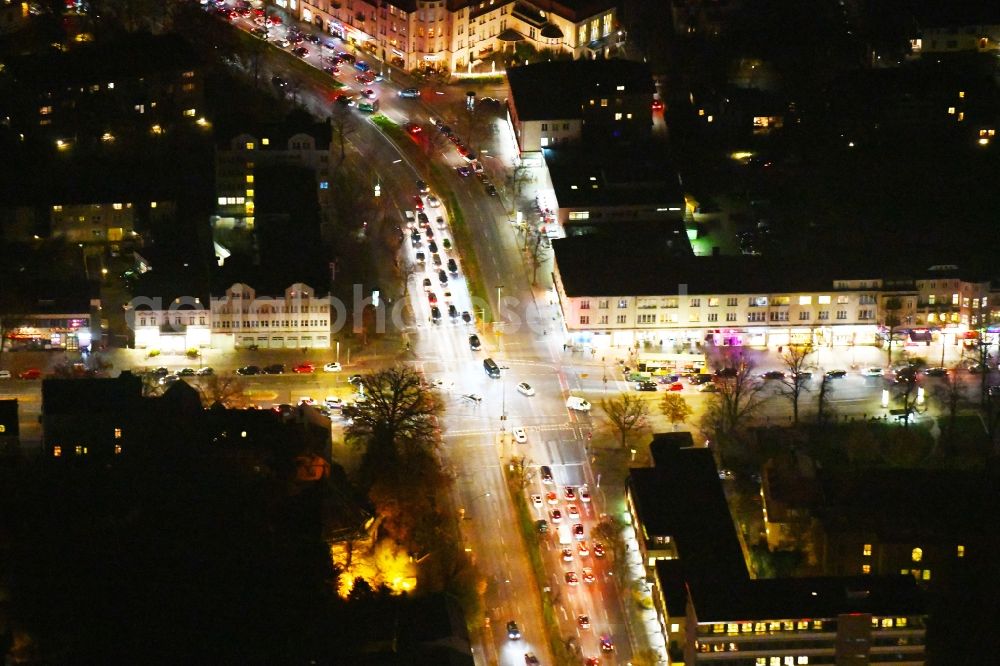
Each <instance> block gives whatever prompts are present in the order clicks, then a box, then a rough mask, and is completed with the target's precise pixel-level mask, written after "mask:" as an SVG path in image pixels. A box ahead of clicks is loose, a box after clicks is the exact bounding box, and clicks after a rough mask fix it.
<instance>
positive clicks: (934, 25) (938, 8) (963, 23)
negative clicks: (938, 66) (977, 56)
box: [908, 0, 1000, 55]
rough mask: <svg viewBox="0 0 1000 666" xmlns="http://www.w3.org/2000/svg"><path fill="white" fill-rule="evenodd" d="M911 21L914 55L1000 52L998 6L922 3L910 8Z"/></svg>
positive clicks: (958, 0) (968, 1) (967, 1)
mask: <svg viewBox="0 0 1000 666" xmlns="http://www.w3.org/2000/svg"><path fill="white" fill-rule="evenodd" d="M908 18H909V26H908V27H909V33H910V52H911V53H912V54H914V55H922V54H925V53H928V54H934V55H939V54H942V53H955V52H959V51H972V52H980V53H982V52H990V51H994V52H995V51H997V50H998V49H1000V9H998V8H997V6H996V5H994V4H991V3H980V2H975V1H974V0H953V1H952V2H944V3H942V2H927V1H919V2H914V3H912V4H911V5H910V7H909V16H908Z"/></svg>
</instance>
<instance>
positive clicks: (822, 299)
mask: <svg viewBox="0 0 1000 666" xmlns="http://www.w3.org/2000/svg"><path fill="white" fill-rule="evenodd" d="M816 302H817V303H819V304H820V305H829V304H830V297H829V296H817V297H816Z"/></svg>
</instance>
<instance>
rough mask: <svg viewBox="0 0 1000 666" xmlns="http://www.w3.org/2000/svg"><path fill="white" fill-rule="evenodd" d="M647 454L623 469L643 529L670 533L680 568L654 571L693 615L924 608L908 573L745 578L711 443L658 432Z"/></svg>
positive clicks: (758, 616) (826, 614)
mask: <svg viewBox="0 0 1000 666" xmlns="http://www.w3.org/2000/svg"><path fill="white" fill-rule="evenodd" d="M650 453H651V454H652V457H653V459H654V460H655V461H656V466H655V467H651V468H641V469H632V470H631V472H630V474H629V478H628V484H629V489H630V493H631V498H632V501H633V502H634V504H635V507H636V511H637V512H638V514H639V519H640V521H641V523H642V527H643V529H644V530H645V532H646V533H647V534H649V535H662V536H670V537H671V538H672V539H674V541H675V545H676V548H677V553H678V560H677V561H678V562H679V564H680V573H679V574H678V572H677V571H676V570H675V569H673V568H672V567H669V568H668V567H666V566H664V567H657V571H659V572H662V573H663V574H664V575H665V576H666V578H661V584H669V583H670V582H671V581H673V583H674V584H675V585H676V584H678V581H680V583H679V584H681V585H683V586H684V587H686V590H687V594H688V596H689V597H690V599H691V602H692V604H693V606H694V609H695V613H696V615H697V618H698V621H699V622H702V623H705V622H729V621H750V620H765V619H779V618H803V617H810V618H833V617H837V616H839V615H842V614H845V613H871V614H873V615H907V614H922V613H923V612H925V608H924V601H923V598H922V595H921V592H920V590H919V589H918V588H917V584H916V581H915V580H914V579H913V577H912V576H845V577H813V578H776V579H751V578H750V576H749V572H748V570H747V567H746V561H745V559H744V555H743V549H742V547H741V545H740V541H739V539H738V537H737V532H736V526H735V525H734V524H733V519H732V515H731V514H730V511H729V505H728V503H727V502H726V498H725V494H724V492H723V489H722V483H721V481H720V480H719V476H718V470H717V468H716V466H715V459H714V457H713V455H712V452H711V450H709V449H707V448H692V447H686V448H685V447H680V446H678V443H677V442H674V441H664V440H663V439H660V440H659V441H654V442H653V443H651V444H650ZM678 593H679V592H678V590H676V589H675V590H673V591H669V592H668V591H665V595H666V597H667V599H668V603H671V602H670V601H669V600H670V599H671V597H672V595H676V594H678ZM673 604H674V605H675V606H676V604H677V599H676V598H674V599H673Z"/></svg>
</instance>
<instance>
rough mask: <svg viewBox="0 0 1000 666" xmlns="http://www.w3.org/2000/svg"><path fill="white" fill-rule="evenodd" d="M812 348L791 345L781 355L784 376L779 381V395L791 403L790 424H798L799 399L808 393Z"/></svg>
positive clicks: (808, 345)
mask: <svg viewBox="0 0 1000 666" xmlns="http://www.w3.org/2000/svg"><path fill="white" fill-rule="evenodd" d="M812 354H813V346H812V345H811V344H805V345H791V346H789V347H788V348H787V349H785V350H784V352H782V354H781V362H782V364H783V365H784V366H785V376H784V377H783V378H782V379H781V393H782V395H784V396H785V397H786V398H788V401H789V402H790V403H792V423H794V424H795V425H798V423H799V398H801V397H802V394H803V393H808V392H809V384H808V382H809V376H810V373H809V370H810V369H811V368H812Z"/></svg>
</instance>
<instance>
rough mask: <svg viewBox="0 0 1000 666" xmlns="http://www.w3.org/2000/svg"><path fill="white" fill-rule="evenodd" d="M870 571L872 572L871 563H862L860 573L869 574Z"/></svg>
mask: <svg viewBox="0 0 1000 666" xmlns="http://www.w3.org/2000/svg"><path fill="white" fill-rule="evenodd" d="M871 572H872V565H870V564H862V565H861V573H863V574H870V573H871Z"/></svg>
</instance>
